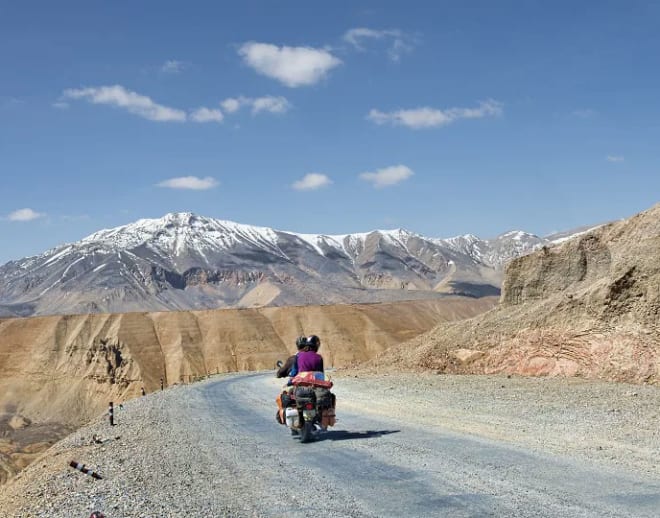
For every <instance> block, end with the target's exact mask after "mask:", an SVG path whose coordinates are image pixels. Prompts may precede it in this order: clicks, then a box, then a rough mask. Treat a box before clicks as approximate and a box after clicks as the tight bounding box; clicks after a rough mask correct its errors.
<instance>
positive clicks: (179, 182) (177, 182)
mask: <svg viewBox="0 0 660 518" xmlns="http://www.w3.org/2000/svg"><path fill="white" fill-rule="evenodd" d="M156 185H157V186H158V187H167V188H169V189H190V190H193V191H206V190H208V189H213V188H214V187H217V186H218V185H220V184H219V182H218V181H217V180H216V179H215V178H211V177H210V176H207V177H206V178H198V177H197V176H180V177H178V178H170V179H169V180H164V181H162V182H160V183H158V184H156Z"/></svg>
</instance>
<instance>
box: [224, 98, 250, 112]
mask: <svg viewBox="0 0 660 518" xmlns="http://www.w3.org/2000/svg"><path fill="white" fill-rule="evenodd" d="M243 99H245V97H238V98H233V97H228V98H227V99H225V100H224V101H222V102H221V103H220V106H222V109H223V110H225V111H226V112H227V113H234V112H236V111H238V110H239V109H240V108H241V106H242V104H243Z"/></svg>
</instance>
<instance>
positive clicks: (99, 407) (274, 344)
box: [0, 296, 497, 481]
mask: <svg viewBox="0 0 660 518" xmlns="http://www.w3.org/2000/svg"><path fill="white" fill-rule="evenodd" d="M496 302H497V301H496V299H494V298H492V297H489V298H481V299H473V298H467V297H458V296H450V297H446V298H442V299H433V300H420V301H410V302H398V303H383V304H348V305H329V306H299V307H269V308H260V309H239V310H236V309H225V310H208V311H179V312H161V313H124V314H93V315H70V316H49V317H34V318H23V319H5V320H2V321H0V481H2V480H4V479H6V478H7V476H8V475H9V474H12V473H15V472H16V471H17V470H18V469H19V468H20V467H22V466H23V465H24V464H25V463H26V462H27V461H28V460H31V459H32V454H33V453H34V452H35V449H34V448H35V447H34V444H35V443H36V442H38V443H40V444H43V445H45V446H47V445H48V440H49V439H53V438H56V437H58V436H61V435H62V434H64V433H66V432H67V431H70V430H71V429H73V428H75V427H77V426H80V425H81V424H82V423H84V422H86V421H87V420H89V419H90V418H92V417H94V416H97V415H98V414H99V413H101V412H103V411H104V409H105V408H106V407H107V405H108V402H109V401H114V402H121V401H123V400H126V399H128V398H131V397H135V396H137V395H139V394H140V392H141V388H142V387H144V388H145V389H146V391H147V392H151V391H154V390H159V389H160V380H161V378H162V379H163V383H164V385H165V386H168V385H172V384H175V383H182V382H183V383H187V382H190V381H194V380H195V379H198V378H200V377H204V376H208V375H210V374H215V373H220V372H231V371H247V370H260V369H274V368H275V363H276V361H277V360H278V359H285V358H286V357H287V356H288V355H289V354H291V353H292V352H293V351H294V350H295V345H294V344H295V339H296V337H297V336H299V335H301V334H311V333H314V334H317V335H319V336H321V339H322V349H321V353H322V354H323V355H324V357H325V360H326V363H327V364H328V365H331V366H335V367H341V366H344V365H347V364H351V363H354V362H361V361H365V360H368V359H370V358H372V357H373V356H375V355H376V354H378V353H381V352H383V351H384V350H385V349H387V348H388V347H390V346H392V345H394V344H397V343H400V342H402V341H406V340H409V339H410V338H413V337H414V336H416V335H419V334H420V333H423V332H425V331H428V330H429V329H431V328H432V327H433V326H435V325H436V324H437V323H438V322H442V321H448V320H455V319H461V318H469V317H472V316H474V315H476V314H478V313H481V312H484V311H486V310H488V309H490V308H492V307H493V305H494V304H495V303H496ZM21 419H22V420H23V421H21ZM18 422H25V423H29V424H28V425H27V426H25V427H23V428H22V429H14V428H12V427H11V426H10V423H13V424H14V425H15V424H16V423H18ZM38 427H41V428H38ZM37 429H39V430H41V433H38V434H35V433H34V432H35V431H36V430H37ZM30 434H32V435H30ZM26 437H27V438H28V439H26ZM29 437H32V439H29Z"/></svg>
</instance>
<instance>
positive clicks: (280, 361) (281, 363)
mask: <svg viewBox="0 0 660 518" xmlns="http://www.w3.org/2000/svg"><path fill="white" fill-rule="evenodd" d="M275 365H276V366H277V368H278V369H279V368H280V367H281V366H282V365H284V362H283V361H282V360H277V363H276V364H275Z"/></svg>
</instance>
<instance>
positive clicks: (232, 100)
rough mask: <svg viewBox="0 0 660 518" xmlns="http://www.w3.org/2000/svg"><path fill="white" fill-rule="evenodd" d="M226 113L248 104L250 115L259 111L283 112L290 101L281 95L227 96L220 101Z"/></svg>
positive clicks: (287, 109)
mask: <svg viewBox="0 0 660 518" xmlns="http://www.w3.org/2000/svg"><path fill="white" fill-rule="evenodd" d="M220 106H222V108H223V110H225V111H226V112H227V113H235V112H237V111H238V110H240V109H241V108H242V107H244V106H249V107H250V109H251V111H252V115H256V114H257V113H260V112H268V113H285V112H287V111H289V109H290V108H291V103H290V102H289V101H288V100H287V99H286V98H285V97H281V96H278V97H276V96H273V95H266V96H264V97H244V96H242V95H241V96H239V97H228V98H227V99H225V100H224V101H222V102H221V103H220Z"/></svg>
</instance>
